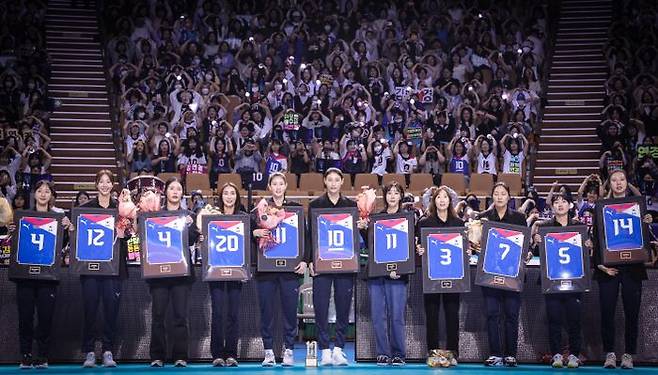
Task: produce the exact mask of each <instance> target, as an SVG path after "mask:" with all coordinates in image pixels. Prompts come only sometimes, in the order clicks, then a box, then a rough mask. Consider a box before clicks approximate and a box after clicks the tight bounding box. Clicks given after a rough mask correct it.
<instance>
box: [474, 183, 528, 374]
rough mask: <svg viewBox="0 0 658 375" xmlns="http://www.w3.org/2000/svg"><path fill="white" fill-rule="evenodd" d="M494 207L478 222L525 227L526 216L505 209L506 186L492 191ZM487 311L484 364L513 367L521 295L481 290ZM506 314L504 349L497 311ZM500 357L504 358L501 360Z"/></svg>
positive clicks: (505, 291)
mask: <svg viewBox="0 0 658 375" xmlns="http://www.w3.org/2000/svg"><path fill="white" fill-rule="evenodd" d="M491 195H492V200H493V207H492V208H491V209H489V210H487V211H484V212H482V213H481V214H480V216H479V217H480V218H481V219H487V220H490V221H497V222H501V223H507V224H514V225H520V226H526V220H525V219H526V218H525V215H523V214H522V213H519V212H517V211H514V210H511V209H509V207H508V204H509V201H510V193H509V187H507V185H506V184H505V183H503V182H497V183H496V184H495V185H494V187H493V190H492V192H491ZM482 293H483V294H484V301H485V307H486V312H487V333H488V335H489V350H490V351H491V356H489V358H487V360H486V361H485V365H487V366H503V365H505V366H508V367H515V366H516V351H517V346H518V335H519V309H520V308H521V293H519V292H513V291H508V290H502V289H494V288H487V287H482ZM501 308H502V309H503V310H504V311H505V346H504V348H505V349H504V351H503V348H502V347H501V332H500V311H501ZM503 355H504V356H505V358H504V359H503Z"/></svg>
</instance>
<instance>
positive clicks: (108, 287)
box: [80, 276, 121, 353]
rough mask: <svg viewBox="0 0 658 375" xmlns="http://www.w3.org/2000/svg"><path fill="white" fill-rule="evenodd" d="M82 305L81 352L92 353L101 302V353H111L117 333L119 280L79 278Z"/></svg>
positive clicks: (115, 278) (93, 277) (95, 277)
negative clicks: (101, 303)
mask: <svg viewBox="0 0 658 375" xmlns="http://www.w3.org/2000/svg"><path fill="white" fill-rule="evenodd" d="M80 284H81V287H82V303H83V309H84V313H85V321H84V327H83V329H82V352H83V353H88V352H93V351H94V349H95V343H96V336H95V332H94V325H95V324H96V318H97V312H98V304H99V303H100V302H101V300H102V301H103V337H102V338H101V341H102V343H103V352H106V351H110V352H111V351H112V349H113V348H114V338H115V336H116V333H117V317H118V316H119V302H120V301H121V279H120V278H118V277H107V276H106V277H99V276H80Z"/></svg>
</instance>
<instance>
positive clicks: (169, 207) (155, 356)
mask: <svg viewBox="0 0 658 375" xmlns="http://www.w3.org/2000/svg"><path fill="white" fill-rule="evenodd" d="M164 191H165V200H166V201H165V204H164V206H163V207H162V210H163V211H180V210H183V209H182V207H181V198H182V197H183V185H182V184H181V181H180V179H179V178H178V177H171V178H170V179H169V180H167V182H166V183H165V190H164ZM185 222H186V224H187V226H188V227H189V229H188V235H189V239H188V241H189V244H194V243H196V241H197V238H198V237H199V232H198V230H197V228H196V225H195V224H194V223H195V222H196V221H195V218H194V213H192V212H189V211H188V212H187V216H186V219H185ZM187 262H188V264H189V265H190V273H191V272H192V269H193V267H194V266H193V264H192V260H191V258H190V254H189V251H188V252H187ZM193 280H194V277H193V276H192V275H190V276H189V277H166V278H159V279H150V280H148V284H149V288H150V292H151V299H152V304H151V315H152V318H151V348H150V355H151V360H152V362H151V367H162V366H164V359H165V356H166V354H167V337H166V334H167V330H166V329H165V316H166V315H167V308H168V306H169V300H171V303H172V309H173V313H174V314H173V318H174V319H173V325H174V326H173V327H172V328H171V331H170V334H171V335H170V336H169V339H170V341H171V342H173V344H174V347H173V350H172V356H173V358H174V359H175V363H174V365H175V366H176V367H187V348H188V345H187V341H188V332H187V316H188V296H189V294H190V289H191V284H192V281H193Z"/></svg>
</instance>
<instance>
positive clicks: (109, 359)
mask: <svg viewBox="0 0 658 375" xmlns="http://www.w3.org/2000/svg"><path fill="white" fill-rule="evenodd" d="M103 367H117V363H116V361H115V360H114V357H113V356H112V352H111V351H109V350H108V351H106V352H105V353H103Z"/></svg>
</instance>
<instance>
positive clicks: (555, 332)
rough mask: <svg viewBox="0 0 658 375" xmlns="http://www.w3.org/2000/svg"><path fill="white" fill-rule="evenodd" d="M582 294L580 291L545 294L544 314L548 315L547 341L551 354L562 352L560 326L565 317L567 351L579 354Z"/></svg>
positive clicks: (562, 324)
mask: <svg viewBox="0 0 658 375" xmlns="http://www.w3.org/2000/svg"><path fill="white" fill-rule="evenodd" d="M582 305H583V301H582V295H581V294H580V293H561V294H546V315H547V317H548V341H549V343H550V346H551V354H558V353H562V348H561V346H562V327H563V326H564V323H563V319H564V318H566V319H565V320H566V323H567V324H566V328H567V333H568V334H569V353H570V354H573V355H575V356H576V357H578V356H579V355H580V348H581V337H580V321H581V313H582Z"/></svg>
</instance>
